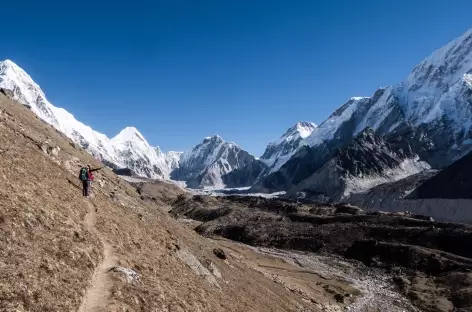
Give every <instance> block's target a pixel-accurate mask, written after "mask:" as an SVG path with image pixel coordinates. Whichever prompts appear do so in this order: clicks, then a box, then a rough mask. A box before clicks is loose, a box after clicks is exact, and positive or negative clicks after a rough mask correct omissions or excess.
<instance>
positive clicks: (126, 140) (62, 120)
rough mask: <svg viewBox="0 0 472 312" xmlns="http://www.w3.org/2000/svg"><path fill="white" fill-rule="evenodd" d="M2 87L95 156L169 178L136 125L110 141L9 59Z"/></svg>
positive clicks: (1, 73) (0, 75)
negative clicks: (57, 103)
mask: <svg viewBox="0 0 472 312" xmlns="http://www.w3.org/2000/svg"><path fill="white" fill-rule="evenodd" d="M0 88H2V89H5V90H9V91H12V93H13V99H14V100H17V101H18V102H20V103H22V104H23V105H27V106H28V107H29V108H30V109H31V110H32V111H33V112H34V113H36V115H38V117H40V118H41V119H42V120H44V121H45V122H47V123H49V124H51V125H52V126H53V127H55V128H56V129H58V130H59V131H61V132H62V133H64V134H65V135H66V136H68V137H69V138H71V139H72V140H73V141H74V142H75V143H77V144H79V145H80V146H82V147H83V148H84V149H86V150H87V151H88V152H89V153H91V154H92V155H93V156H94V157H95V158H97V159H98V160H100V161H103V162H105V163H107V164H110V165H113V166H115V167H119V168H120V167H121V168H129V169H131V170H132V171H133V172H134V173H136V174H139V175H143V176H146V177H150V178H166V177H168V176H169V171H170V170H169V169H168V167H167V165H166V163H165V160H164V159H163V158H162V157H160V156H158V155H157V154H156V153H155V151H154V149H152V148H151V147H150V146H149V144H148V143H147V142H146V140H145V139H144V137H143V136H142V135H141V134H140V133H139V132H138V131H137V130H136V129H135V128H126V129H124V130H123V131H121V133H120V134H118V135H117V136H116V137H115V138H113V139H112V140H110V139H109V138H108V137H107V136H106V135H104V134H102V133H99V132H97V131H94V130H93V129H92V128H90V127H89V126H87V125H84V124H83V123H81V122H80V121H78V120H77V119H75V117H74V116H73V115H72V114H70V113H69V112H67V111H66V110H64V109H62V108H58V107H55V106H53V105H52V104H51V103H50V102H49V101H48V100H47V99H46V96H45V95H44V93H43V91H42V90H41V88H40V87H39V85H37V84H36V83H35V82H34V81H33V79H32V78H31V77H30V76H29V75H28V74H27V73H26V72H25V71H24V70H23V69H21V68H20V67H19V66H18V65H16V64H15V63H13V62H12V61H10V60H6V61H3V62H0Z"/></svg>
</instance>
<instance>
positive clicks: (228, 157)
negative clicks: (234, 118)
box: [171, 135, 265, 188]
mask: <svg viewBox="0 0 472 312" xmlns="http://www.w3.org/2000/svg"><path fill="white" fill-rule="evenodd" d="M255 162H260V161H258V160H257V159H256V158H255V157H254V156H252V155H250V154H249V153H248V152H246V151H244V150H242V149H241V148H240V147H239V146H238V145H236V144H234V143H228V142H225V141H224V140H223V139H222V138H221V137H220V136H218V135H214V136H212V137H207V138H205V139H204V140H203V142H202V143H200V144H198V145H197V146H195V147H194V148H193V149H192V150H190V151H188V152H185V153H184V154H182V156H181V158H180V162H179V168H177V169H175V170H174V171H173V172H172V174H171V177H172V179H174V180H181V181H187V185H188V186H189V187H193V188H201V187H217V188H222V187H225V186H229V185H231V186H250V185H251V184H252V183H253V182H254V181H255V179H254V178H253V177H254V176H256V178H257V176H258V175H259V174H260V171H261V170H262V169H263V168H265V166H264V165H262V164H258V165H254V163H255ZM246 168H247V169H246ZM238 170H239V171H240V170H250V171H251V173H248V174H247V177H246V178H245V179H242V180H241V179H240V177H241V173H239V174H238V179H237V180H238V181H237V183H235V182H234V181H233V180H232V178H231V175H230V173H231V172H233V171H238ZM254 171H256V172H254ZM243 175H244V174H243ZM235 184H236V185H235Z"/></svg>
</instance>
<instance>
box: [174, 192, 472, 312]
mask: <svg viewBox="0 0 472 312" xmlns="http://www.w3.org/2000/svg"><path fill="white" fill-rule="evenodd" d="M171 214H173V215H174V216H176V217H177V218H181V217H186V218H191V219H194V220H198V221H199V222H200V223H199V224H198V226H197V227H196V228H195V230H196V231H197V232H198V233H200V234H201V235H204V236H207V237H219V236H223V237H226V238H228V239H231V240H235V241H239V242H241V243H245V244H249V245H251V246H258V247H265V248H277V249H281V250H286V251H290V250H299V251H302V252H309V253H308V254H306V253H305V254H304V257H305V258H304V259H305V260H304V261H310V259H311V261H313V262H316V261H318V260H317V259H318V258H317V257H319V256H324V257H328V258H331V259H333V257H335V258H336V257H342V258H344V259H346V260H345V261H351V262H352V261H354V262H352V263H353V265H354V266H355V267H357V268H359V266H357V264H359V263H361V264H362V265H361V267H362V266H365V267H364V272H365V274H368V273H367V272H370V270H373V269H381V270H384V271H383V272H384V273H383V274H384V276H388V280H390V281H393V282H394V283H396V285H397V289H398V291H399V292H400V293H402V294H403V296H405V297H406V298H408V299H409V300H411V302H413V303H414V305H415V306H416V307H417V308H418V309H419V310H421V311H472V301H471V298H472V292H471V291H472V273H471V272H472V253H471V249H470V246H471V243H472V227H471V226H467V225H459V224H454V223H441V222H436V221H434V220H433V219H432V218H430V217H427V216H422V215H413V214H410V213H382V212H374V213H367V212H364V211H363V210H362V209H360V208H357V207H354V206H350V205H347V204H337V205H326V204H324V205H317V204H310V203H299V204H296V203H293V202H291V201H288V200H280V199H263V198H255V197H237V196H226V197H220V198H218V197H204V196H195V197H193V198H190V197H180V198H179V199H178V200H177V201H176V202H175V203H174V204H173V206H172V211H171ZM281 253H282V254H284V253H285V255H284V257H286V258H295V259H298V258H297V257H302V256H296V255H293V253H291V252H289V254H286V253H287V252H284V251H282V252H281ZM310 253H314V254H312V256H310ZM302 255H303V254H302ZM302 258H303V257H302ZM356 263H357V264H356ZM359 265H360V264H359ZM360 311H363V310H360ZM366 311H369V310H366ZM372 311H375V310H372Z"/></svg>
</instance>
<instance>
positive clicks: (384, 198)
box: [344, 170, 437, 210]
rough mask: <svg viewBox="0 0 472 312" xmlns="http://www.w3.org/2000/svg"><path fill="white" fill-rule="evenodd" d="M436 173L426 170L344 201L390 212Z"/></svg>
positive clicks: (369, 208)
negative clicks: (393, 206) (390, 209)
mask: <svg viewBox="0 0 472 312" xmlns="http://www.w3.org/2000/svg"><path fill="white" fill-rule="evenodd" d="M436 173H437V171H436V170H425V171H423V172H420V173H417V174H414V175H411V176H409V177H407V178H405V179H401V180H399V181H395V182H390V183H384V184H380V185H378V186H375V187H373V188H371V189H370V190H368V191H367V192H365V193H359V194H351V195H350V196H349V197H347V198H345V199H344V200H345V201H346V202H348V203H351V204H353V205H356V206H359V207H361V208H363V209H366V210H382V209H383V210H388V209H389V208H390V207H391V206H392V205H395V203H397V202H398V201H401V200H403V199H404V198H405V197H407V195H408V194H410V193H411V192H412V191H413V190H414V189H416V188H417V187H418V186H420V185H421V184H422V183H423V182H425V181H426V180H428V179H429V178H431V177H432V176H434V175H435V174H436Z"/></svg>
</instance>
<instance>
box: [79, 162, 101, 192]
mask: <svg viewBox="0 0 472 312" xmlns="http://www.w3.org/2000/svg"><path fill="white" fill-rule="evenodd" d="M101 169H103V167H101V168H96V169H92V167H91V166H90V165H88V166H87V167H82V168H81V169H80V173H79V180H80V181H82V195H83V196H85V197H88V196H90V188H91V186H92V181H93V180H94V178H95V177H94V175H93V172H94V171H98V170H101Z"/></svg>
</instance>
